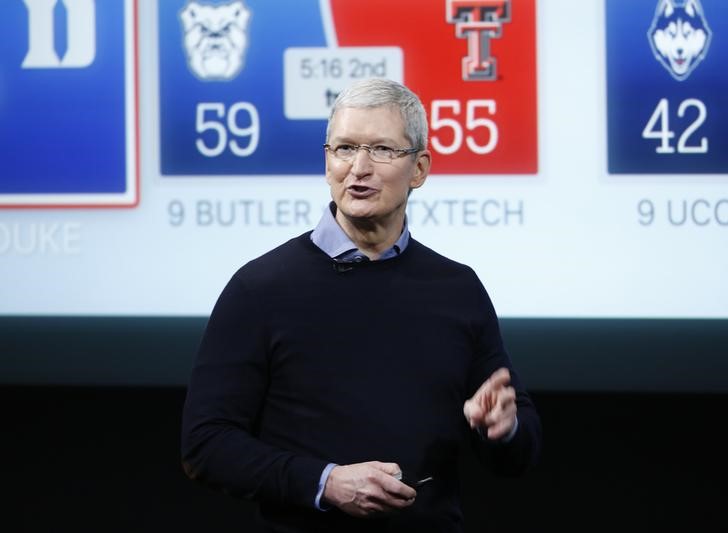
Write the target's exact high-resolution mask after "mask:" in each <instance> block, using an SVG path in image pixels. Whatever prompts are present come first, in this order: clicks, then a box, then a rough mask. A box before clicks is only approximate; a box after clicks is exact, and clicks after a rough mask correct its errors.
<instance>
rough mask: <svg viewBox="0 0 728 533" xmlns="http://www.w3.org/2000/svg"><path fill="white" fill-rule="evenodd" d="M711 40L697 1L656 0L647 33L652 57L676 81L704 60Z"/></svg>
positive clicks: (686, 75)
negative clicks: (653, 15) (653, 14)
mask: <svg viewBox="0 0 728 533" xmlns="http://www.w3.org/2000/svg"><path fill="white" fill-rule="evenodd" d="M711 36H712V32H711V31H710V28H709V27H708V21H707V20H706V19H705V15H704V14H703V6H701V5H700V0H682V1H679V0H660V1H659V2H658V4H657V9H656V11H655V18H654V19H653V20H652V26H650V29H649V31H648V32H647V37H648V39H649V41H650V46H651V47H652V51H653V52H654V53H655V57H656V58H657V60H658V61H659V62H660V63H662V66H664V67H665V68H666V69H667V70H668V72H669V73H670V74H671V75H672V77H673V78H675V79H676V80H678V81H682V80H684V79H686V78H687V77H688V76H689V75H690V73H691V72H692V71H693V70H694V69H695V67H697V66H698V64H699V63H700V62H701V61H702V60H703V59H705V56H706V54H707V53H708V46H709V45H710V39H711Z"/></svg>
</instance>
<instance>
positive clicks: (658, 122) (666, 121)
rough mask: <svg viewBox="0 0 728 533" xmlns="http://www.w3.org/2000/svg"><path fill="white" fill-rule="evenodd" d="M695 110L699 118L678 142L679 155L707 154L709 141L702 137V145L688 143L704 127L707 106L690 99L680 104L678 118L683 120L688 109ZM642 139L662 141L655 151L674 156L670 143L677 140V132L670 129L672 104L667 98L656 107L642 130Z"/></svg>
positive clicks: (673, 149)
mask: <svg viewBox="0 0 728 533" xmlns="http://www.w3.org/2000/svg"><path fill="white" fill-rule="evenodd" d="M690 108H695V109H697V111H698V116H697V117H696V118H695V120H693V122H691V123H690V125H689V126H688V127H687V128H685V130H684V131H683V132H682V133H681V134H680V137H679V138H678V140H677V153H679V154H707V153H708V139H707V138H706V137H702V138H701V139H700V144H690V143H689V142H688V141H689V140H690V137H691V136H692V135H693V133H695V131H696V130H697V129H698V128H699V127H700V126H702V125H703V122H705V119H706V118H707V116H708V110H707V108H706V107H705V104H704V103H703V102H702V101H700V100H698V99H696V98H688V99H687V100H683V101H682V102H680V105H679V106H678V108H677V116H678V118H683V117H684V116H685V113H686V112H687V110H688V109H690ZM642 138H644V139H657V140H659V141H660V144H659V146H658V147H657V148H656V149H655V151H656V152H657V153H658V154H674V153H675V147H674V146H672V145H671V144H670V141H671V140H672V139H674V138H675V132H674V131H672V130H671V129H670V102H669V101H668V100H667V98H663V99H661V100H660V101H659V103H658V104H657V107H655V111H654V112H653V113H652V116H651V117H650V119H649V120H648V121H647V124H646V125H645V129H644V130H642Z"/></svg>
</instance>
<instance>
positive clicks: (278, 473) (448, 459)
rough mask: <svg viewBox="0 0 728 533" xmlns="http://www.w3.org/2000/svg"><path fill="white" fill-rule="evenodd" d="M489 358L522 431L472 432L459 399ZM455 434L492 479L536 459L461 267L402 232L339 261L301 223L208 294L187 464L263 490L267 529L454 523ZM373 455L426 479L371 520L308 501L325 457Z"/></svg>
mask: <svg viewBox="0 0 728 533" xmlns="http://www.w3.org/2000/svg"><path fill="white" fill-rule="evenodd" d="M500 367H508V368H509V369H511V375H512V384H513V386H514V387H515V388H516V391H517V406H518V419H519V429H518V431H517V433H516V435H515V437H514V438H513V439H512V440H511V441H510V442H509V443H507V444H501V443H492V442H488V441H486V440H484V439H482V438H480V436H478V435H477V434H475V433H474V432H473V431H471V430H470V428H469V427H468V426H467V423H466V421H465V418H464V416H463V403H464V402H465V400H466V399H467V398H469V397H470V396H471V395H472V394H473V393H474V392H475V390H476V389H477V388H478V387H479V386H480V384H481V383H482V382H483V381H484V380H485V379H487V377H488V376H489V375H490V374H491V373H492V372H493V371H494V370H496V369H497V368H500ZM466 439H470V440H471V441H472V442H473V443H474V444H475V445H476V446H477V447H479V448H481V451H482V452H484V453H485V455H486V456H487V459H486V460H487V461H488V463H489V464H490V466H491V467H492V468H493V469H494V470H495V471H496V472H499V473H504V474H517V473H520V472H522V471H523V470H525V469H527V468H528V467H529V466H530V465H532V464H533V463H534V462H535V461H536V458H537V456H538V454H539V449H540V441H541V428H540V422H539V418H538V415H537V413H536V410H535V409H534V407H533V404H532V403H531V401H530V399H529V397H528V395H527V394H526V392H525V390H524V388H523V386H522V384H521V382H520V381H519V378H518V375H517V374H516V373H515V372H514V371H513V369H512V367H511V363H510V361H509V358H508V356H507V354H506V352H505V351H504V348H503V344H502V341H501V337H500V333H499V329H498V321H497V318H496V315H495V312H494V310H493V306H492V305H491V302H490V300H489V298H488V296H487V294H486V292H485V289H484V288H483V286H482V284H481V283H480V281H479V280H478V278H477V276H476V275H475V273H474V272H473V271H472V269H470V268H469V267H467V266H464V265H461V264H459V263H456V262H454V261H452V260H449V259H447V258H445V257H443V256H441V255H439V254H437V253H435V252H433V251H432V250H430V249H429V248H427V247H425V246H423V245H422V244H420V243H418V242H417V241H415V240H411V241H410V244H409V246H408V247H407V248H406V250H405V251H404V252H403V253H402V254H401V255H400V256H398V257H397V258H394V259H390V260H387V261H373V262H365V263H361V264H358V265H356V266H354V267H353V268H352V269H351V270H348V271H343V272H342V271H337V270H336V269H335V268H334V266H333V261H332V260H331V259H330V258H329V257H328V256H327V255H326V254H324V253H323V252H322V251H321V250H320V249H319V248H317V247H316V246H315V245H314V244H313V243H312V242H311V241H310V232H308V233H305V234H303V235H301V236H299V237H297V238H294V239H292V240H290V241H289V242H287V243H285V244H284V245H282V246H280V247H278V248H276V249H275V250H272V251H271V252H269V253H267V254H265V255H263V256H262V257H260V258H258V259H255V260H253V261H251V262H250V263H248V264H247V265H245V266H243V267H242V268H241V269H240V270H239V271H238V272H237V273H236V274H235V275H234V276H233V278H232V279H231V280H230V282H229V283H228V285H227V286H226V287H225V289H224V291H223V292H222V294H221V295H220V298H219V300H218V302H217V304H216V306H215V308H214V310H213V313H212V315H211V317H210V320H209V322H208V325H207V328H206V331H205V335H204V338H203V340H202V343H201V346H200V350H199V353H198V357H197V361H196V363H195V366H194V369H193V372H192V376H191V380H190V385H189V389H188V393H187V399H186V403H185V409H184V416H183V429H182V459H183V465H184V468H185V470H186V472H187V473H188V475H190V476H191V477H192V478H194V479H199V480H201V481H203V482H205V483H207V484H209V485H211V486H213V487H218V488H220V489H222V490H224V491H226V492H228V493H231V494H233V495H236V496H240V497H247V498H255V499H257V500H259V501H260V507H261V514H262V516H263V518H264V520H265V521H266V522H267V523H268V524H269V525H270V526H271V527H272V528H273V530H276V531H278V530H280V531H316V532H320V531H327V530H330V531H358V530H361V531H365V530H366V531H369V530H371V531H386V530H396V531H406V530H409V529H413V530H418V531H420V530H423V531H424V530H432V531H462V516H461V512H460V504H459V497H458V490H459V489H458V487H459V482H458V477H457V458H458V451H459V450H458V448H459V446H460V444H461V442H462V441H463V440H466ZM373 460H377V461H385V462H396V463H398V464H399V465H400V467H401V468H402V469H403V471H404V472H405V474H407V475H410V476H413V477H420V476H426V475H428V476H429V475H431V476H433V477H434V478H435V481H433V482H431V483H430V484H428V485H426V486H424V487H422V488H420V489H419V491H418V496H417V499H416V501H415V504H414V505H412V506H411V507H410V508H409V509H407V510H406V511H403V512H401V513H398V514H397V515H394V516H389V517H383V518H382V519H381V520H358V519H354V518H350V517H348V516H347V515H344V514H343V513H341V512H339V511H338V510H336V509H334V510H332V511H329V512H321V511H318V510H316V509H315V508H314V499H315V495H316V491H317V488H318V481H319V477H320V475H321V472H322V470H323V469H324V467H325V466H326V464H327V463H329V462H334V463H337V464H350V463H358V462H364V461H373ZM276 528H280V529H276ZM423 528H424V529H423ZM428 528H429V529H428Z"/></svg>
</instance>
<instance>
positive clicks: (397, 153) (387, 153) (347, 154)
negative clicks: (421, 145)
mask: <svg viewBox="0 0 728 533" xmlns="http://www.w3.org/2000/svg"><path fill="white" fill-rule="evenodd" d="M324 148H325V149H326V151H327V152H329V153H331V154H333V155H334V157H335V158H336V159H340V160H342V161H351V160H352V159H354V158H355V157H356V154H358V153H359V150H366V152H367V154H369V159H371V160H372V161H374V162H375V163H391V162H392V161H393V160H395V159H398V158H400V157H404V156H406V155H410V154H415V153H417V152H419V149H417V148H390V147H389V146H383V145H379V144H378V145H376V146H369V145H368V144H337V145H336V146H331V145H330V144H324Z"/></svg>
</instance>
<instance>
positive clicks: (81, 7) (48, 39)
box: [22, 0, 96, 68]
mask: <svg viewBox="0 0 728 533" xmlns="http://www.w3.org/2000/svg"><path fill="white" fill-rule="evenodd" d="M23 2H24V3H25V7H26V8H27V10H28V53H27V54H26V56H25V59H24V60H23V64H22V67H23V68H85V67H88V66H89V65H91V63H93V61H94V58H95V57H96V5H95V3H94V0H23ZM60 9H63V10H65V15H66V17H65V18H66V35H67V38H66V46H65V52H64V53H62V55H61V54H59V50H57V49H56V45H55V38H56V36H55V30H56V13H57V12H58V10H60Z"/></svg>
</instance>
